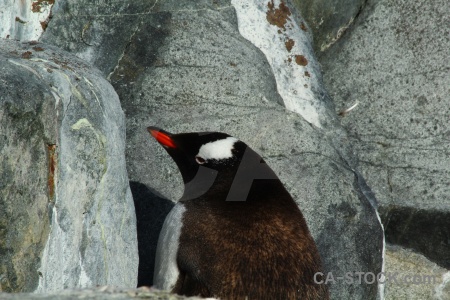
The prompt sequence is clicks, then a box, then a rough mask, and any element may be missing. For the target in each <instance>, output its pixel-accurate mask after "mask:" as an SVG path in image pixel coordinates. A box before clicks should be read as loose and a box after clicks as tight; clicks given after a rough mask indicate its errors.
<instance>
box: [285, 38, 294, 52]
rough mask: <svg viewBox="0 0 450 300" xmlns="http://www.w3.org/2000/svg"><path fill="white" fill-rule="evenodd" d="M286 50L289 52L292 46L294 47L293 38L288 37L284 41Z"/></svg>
mask: <svg viewBox="0 0 450 300" xmlns="http://www.w3.org/2000/svg"><path fill="white" fill-rule="evenodd" d="M284 44H285V45H286V49H287V51H289V52H291V50H292V47H294V45H295V42H294V40H293V39H288V40H287V41H286V42H285V43H284Z"/></svg>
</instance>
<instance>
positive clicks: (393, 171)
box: [321, 0, 450, 299]
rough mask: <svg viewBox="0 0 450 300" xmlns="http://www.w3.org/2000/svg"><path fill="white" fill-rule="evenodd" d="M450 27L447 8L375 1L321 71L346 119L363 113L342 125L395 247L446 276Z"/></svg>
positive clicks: (449, 248) (449, 251)
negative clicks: (412, 252) (424, 260)
mask: <svg viewBox="0 0 450 300" xmlns="http://www.w3.org/2000/svg"><path fill="white" fill-rule="evenodd" d="M448 23H449V17H448V3H447V2H446V1H442V0H441V1H433V2H426V3H425V2H424V3H419V2H410V1H395V2H392V1H384V0H381V1H368V4H367V10H366V11H365V12H364V13H363V14H362V15H361V16H360V18H359V20H358V22H357V23H356V24H355V27H354V29H353V30H352V31H351V32H349V33H348V34H347V35H345V36H344V37H343V38H342V40H341V41H340V42H338V43H337V44H336V45H335V46H334V47H332V48H330V50H329V51H328V52H327V53H326V54H325V55H324V56H323V57H322V61H321V62H322V65H323V68H324V74H325V75H324V79H325V82H326V84H327V87H328V88H329V90H330V92H331V94H332V95H333V98H334V99H335V101H336V106H337V107H338V109H339V110H340V109H342V108H346V107H349V106H351V105H352V104H353V103H355V102H356V101H359V103H360V104H359V106H358V107H357V108H356V109H355V110H353V111H352V112H351V113H348V114H347V115H346V116H345V117H343V118H342V123H343V125H344V127H345V128H346V129H347V131H348V132H349V136H350V139H351V141H352V144H354V145H355V150H356V152H357V153H358V155H359V157H360V169H361V171H362V174H363V175H364V177H365V178H366V179H367V182H368V184H369V185H370V186H371V187H372V189H373V191H374V192H375V194H376V197H377V199H378V200H379V201H380V212H381V214H382V219H383V223H384V226H385V229H386V239H387V241H389V242H390V243H393V244H397V245H401V246H403V247H406V248H410V249H413V250H415V251H417V252H420V253H421V254H423V255H424V256H425V257H427V258H428V259H430V260H431V261H433V262H435V263H436V264H438V265H440V266H441V267H444V268H446V269H450V240H449V238H448V237H449V236H450V231H449V230H450V229H449V228H450V223H449V220H450V188H449V182H450V150H449V149H450V148H449V147H448V139H449V137H450V135H449V132H450V131H449V130H450V128H449V122H448V116H449V113H450V108H449V105H448V99H449V96H448V95H449V92H450V85H449V82H450V67H449V64H448V63H447V61H448V49H449V47H450V39H449V35H448ZM343 74H345V76H343ZM417 299H421V298H420V297H418V298H417Z"/></svg>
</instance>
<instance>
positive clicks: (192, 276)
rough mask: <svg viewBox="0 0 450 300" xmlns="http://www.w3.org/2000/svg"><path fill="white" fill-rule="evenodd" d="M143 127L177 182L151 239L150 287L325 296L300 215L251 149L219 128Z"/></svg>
mask: <svg viewBox="0 0 450 300" xmlns="http://www.w3.org/2000/svg"><path fill="white" fill-rule="evenodd" d="M148 130H149V132H150V133H151V134H152V136H153V137H155V139H156V140H157V141H158V142H159V143H160V144H161V145H162V146H163V147H164V148H165V149H166V150H167V152H168V153H169V155H170V156H171V157H172V158H173V159H174V161H175V162H176V164H177V166H178V168H179V169H180V172H181V175H182V176H183V181H184V184H185V191H184V194H183V196H182V198H181V199H180V201H179V202H178V203H177V204H176V205H175V206H174V208H173V209H172V211H171V212H170V213H169V215H168V216H167V217H166V220H165V222H164V225H163V228H162V230H161V234H160V237H159V241H158V248H157V257H156V267H155V274H154V285H155V286H156V287H157V288H160V289H165V290H170V291H172V292H174V293H177V294H180V295H186V296H201V297H216V298H220V299H249V300H251V299H283V300H284V299H302V300H303V299H306V300H308V299H328V297H329V296H328V290H327V287H326V286H325V285H323V284H316V283H315V282H314V274H315V273H317V272H322V269H321V262H320V256H319V253H318V251H317V248H316V246H315V243H314V240H313V238H312V237H311V234H310V233H309V230H308V227H307V225H306V222H305V220H304V218H303V215H302V213H301V212H300V210H299V208H298V206H297V205H296V203H295V202H294V200H293V199H292V197H291V196H290V194H289V193H288V192H287V190H286V189H285V188H284V186H283V184H282V183H281V181H280V180H279V179H278V178H277V176H276V175H275V173H274V172H273V171H272V170H271V169H270V167H269V166H268V165H267V164H265V162H264V160H262V158H261V157H260V156H259V155H258V154H257V153H256V152H254V151H253V150H252V149H251V148H250V147H248V146H247V145H246V144H245V143H243V142H242V141H239V140H238V139H236V138H234V137H230V136H229V135H227V134H224V133H217V132H214V133H183V134H170V133H168V132H165V131H163V130H161V129H159V128H156V127H149V128H148ZM230 195H231V196H230Z"/></svg>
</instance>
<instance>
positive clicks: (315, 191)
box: [43, 0, 383, 299]
mask: <svg viewBox="0 0 450 300" xmlns="http://www.w3.org/2000/svg"><path fill="white" fill-rule="evenodd" d="M231 4H233V5H234V6H233V5H231ZM243 4H244V2H241V1H232V2H230V1H225V0H221V1H207V0H204V1H153V2H149V1H134V2H133V4H132V5H131V4H130V5H128V4H127V5H128V6H125V5H124V4H123V1H110V2H109V3H108V7H106V6H105V7H103V6H92V5H90V4H87V2H84V1H65V2H60V3H59V4H55V7H54V10H53V12H54V18H53V21H52V23H53V22H54V23H53V24H50V26H49V28H48V29H47V31H46V32H45V34H44V37H43V40H45V41H46V42H48V43H53V44H56V45H58V46H60V47H62V48H64V49H66V50H69V51H71V52H73V53H75V54H76V55H78V56H79V57H82V58H84V59H86V60H87V61H89V62H91V63H93V64H95V65H96V66H97V67H99V68H100V69H101V70H102V72H103V74H105V75H108V76H109V77H108V78H109V79H110V80H111V83H112V84H113V86H114V87H115V89H116V91H117V92H118V94H119V96H120V98H121V102H122V107H123V108H124V111H125V113H126V117H127V121H126V122H127V150H126V156H127V167H128V172H129V177H130V180H131V181H132V182H133V184H132V188H133V195H135V199H134V200H135V202H136V203H137V206H139V207H141V208H142V209H145V207H150V208H152V209H154V211H153V212H152V211H149V212H138V225H139V224H141V225H142V224H143V222H144V223H145V222H147V221H146V220H141V221H140V220H139V214H142V216H146V217H147V218H148V217H149V216H152V215H153V217H155V215H154V214H155V211H156V212H161V213H163V212H167V207H169V208H170V205H167V199H169V200H172V201H176V200H177V199H178V197H179V196H180V195H181V192H182V190H181V189H182V182H181V176H180V175H179V173H178V171H177V168H176V166H175V164H174V163H173V161H172V160H171V159H170V158H169V157H168V155H166V153H165V152H164V150H163V149H162V148H161V147H160V146H158V145H157V144H156V143H155V142H154V141H153V140H152V139H151V138H150V136H149V134H148V132H147V131H146V130H145V128H146V127H147V126H149V125H156V126H158V127H161V128H164V129H166V130H169V131H171V132H174V133H177V132H189V131H224V132H227V133H229V134H231V135H234V136H236V137H238V138H240V139H242V140H243V141H245V142H246V143H248V144H249V145H250V146H251V147H252V148H253V149H255V150H256V151H258V152H259V153H261V154H262V156H263V157H264V159H265V160H266V161H267V163H268V164H269V165H270V166H271V167H272V168H273V169H274V170H275V171H276V172H277V174H278V175H279V177H280V178H281V180H282V181H283V182H284V183H285V184H286V186H287V187H288V189H289V190H290V192H291V193H292V195H293V196H294V198H295V199H296V200H297V202H298V204H299V206H300V208H301V209H302V211H303V213H304V215H305V218H306V220H307V223H308V225H309V227H310V229H311V232H312V234H313V236H314V238H315V240H316V242H317V244H318V247H319V250H320V252H321V255H322V257H323V262H324V265H325V268H326V270H327V271H330V272H333V275H334V276H343V274H344V272H347V271H355V270H361V271H371V272H374V273H378V272H380V271H381V270H382V249H383V233H382V228H381V226H380V223H379V221H378V218H377V214H376V212H375V206H376V201H375V199H374V198H373V196H372V195H371V194H370V190H369V189H368V188H367V187H366V186H365V184H364V180H363V179H362V177H361V176H360V175H359V173H358V172H356V170H355V169H354V165H355V162H354V158H353V157H352V154H351V150H350V147H349V141H348V139H347V137H346V134H345V133H344V132H343V131H342V130H341V128H340V127H339V123H338V120H337V118H336V116H335V113H334V111H332V110H331V109H330V108H331V107H332V104H331V101H330V99H329V97H328V96H327V94H326V92H325V91H324V89H323V85H322V83H321V76H320V73H319V71H318V68H316V67H315V66H317V63H316V62H315V60H314V56H313V55H312V51H310V52H308V53H306V52H305V53H301V51H306V50H305V49H310V43H311V41H310V40H309V39H308V36H307V34H300V33H297V34H296V33H295V30H291V29H292V28H294V27H295V26H294V24H290V25H289V22H288V21H290V22H293V21H296V22H297V24H302V22H303V20H302V19H301V17H300V16H299V15H297V14H296V13H295V11H293V10H292V6H290V5H289V3H285V2H280V1H269V3H266V4H264V5H261V4H257V3H256V2H255V3H253V2H249V5H256V7H252V9H253V11H254V12H255V15H254V16H257V17H258V18H259V19H258V20H257V21H258V22H260V21H261V19H260V18H262V20H265V21H266V22H269V24H271V25H270V26H274V28H275V29H276V30H272V28H271V27H270V26H269V25H267V26H266V27H267V28H269V29H270V30H271V31H273V32H274V33H275V35H272V36H267V37H265V38H267V39H272V40H273V41H276V43H275V42H274V43H273V45H274V47H279V46H280V45H281V46H282V47H283V49H284V50H283V51H281V50H280V49H278V48H277V49H273V50H274V51H280V52H278V53H284V54H283V55H285V54H286V53H288V52H289V49H288V48H290V49H291V50H292V51H295V52H293V53H292V56H293V57H292V58H291V64H290V65H289V64H288V63H287V62H283V61H281V62H279V61H278V62H276V63H275V64H272V65H270V64H269V63H268V61H267V58H266V56H265V55H264V53H263V52H261V51H260V50H259V49H258V48H257V47H255V45H254V44H252V43H251V42H249V41H248V40H246V39H245V38H243V37H242V36H241V35H240V33H239V32H244V30H247V29H248V28H244V27H242V26H243V24H244V23H245V22H242V21H239V22H238V18H237V16H236V12H235V9H236V10H237V11H238V14H239V13H240V11H239V9H242V8H243V7H244V5H243ZM285 7H288V9H287V10H286V9H285ZM289 7H290V8H289ZM288 11H289V13H290V14H289V13H288ZM112 12H113V13H112ZM280 16H281V19H278V17H280ZM241 17H242V16H241V15H239V20H241ZM244 17H245V15H244ZM288 19H289V20H288ZM271 22H272V23H273V24H272V23H271ZM283 22H286V23H283ZM238 24H239V28H238ZM258 24H259V23H258ZM284 24H287V25H288V26H289V28H287V27H286V31H283V28H280V27H279V26H281V27H283V25H284ZM291 27H292V28H291ZM295 28H297V30H303V29H302V26H301V25H298V26H297V27H295ZM295 28H294V29H295ZM269 29H268V30H269ZM80 33H83V34H84V35H83V36H84V37H83V39H80ZM266 33H267V32H264V34H266ZM294 36H296V38H295V39H294V38H293V37H294ZM297 37H298V39H297ZM280 40H281V41H282V42H281V43H280ZM290 40H293V41H294V44H295V43H297V44H301V45H299V48H293V47H292V48H291V46H292V42H291V41H290ZM302 49H303V50H302ZM269 50H270V49H269ZM308 51H309V50H308ZM106 54H107V55H106ZM297 56H298V57H297ZM288 59H289V56H288V55H286V60H288ZM280 63H285V64H284V65H283V66H282V65H280ZM283 68H292V69H294V68H296V70H298V71H299V72H301V73H299V74H301V76H302V78H303V79H302V80H305V82H304V83H303V84H302V85H300V86H296V87H295V88H294V87H289V86H288V87H287V89H288V90H290V91H289V92H291V93H292V94H293V95H295V93H293V90H296V89H297V92H298V95H299V97H298V99H296V101H298V103H294V104H296V105H297V104H298V105H299V106H300V107H302V106H303V108H306V111H311V110H309V109H311V108H313V109H314V110H312V111H314V112H315V113H316V118H311V119H308V117H307V116H306V115H299V114H297V113H293V112H289V111H287V110H286V109H285V107H284V105H286V99H285V98H283V96H280V93H278V91H277V86H278V87H280V81H279V79H277V76H274V73H277V70H281V69H283ZM289 72H291V71H290V70H289ZM289 72H288V73H286V74H287V75H285V77H284V78H283V80H284V82H289V81H290V80H289V76H291V75H289V74H297V73H295V72H297V71H295V72H292V73H289ZM308 75H309V76H310V77H311V80H315V82H314V83H313V82H308V80H309V79H308ZM292 76H293V75H292ZM305 85H306V86H305ZM311 86H314V89H315V90H314V91H313V92H312V93H311V94H312V97H311V98H310V100H308V101H309V102H308V101H307V100H306V98H305V97H303V96H302V95H305V94H304V93H306V92H310V90H308V89H310V88H311ZM293 99H295V97H293ZM311 99H312V100H311ZM311 103H313V104H314V105H310V104H311ZM299 113H300V114H301V113H302V112H301V111H299ZM307 115H309V116H311V114H307ZM307 120H308V121H307ZM317 120H319V122H316V121H317ZM312 124H314V125H312ZM145 201H147V202H148V201H151V202H152V203H151V205H150V204H146V205H142V204H143V203H145ZM158 202H159V203H158ZM162 202H163V203H162ZM138 204H139V205H138ZM159 218H160V217H159ZM156 223H158V224H159V222H156V221H155V224H156ZM158 226H160V225H158ZM143 227H145V226H144V225H143ZM138 234H139V235H140V263H141V265H140V278H139V282H140V284H147V285H150V284H151V283H152V271H151V270H152V268H153V264H154V262H153V257H154V252H152V251H154V250H153V248H152V247H151V246H150V245H149V243H150V241H151V243H153V245H154V244H156V237H157V234H155V232H154V231H153V232H151V233H147V232H140V233H138ZM143 238H144V239H146V240H145V242H144V243H146V245H147V246H146V247H142V246H141V245H142V242H141V241H142V240H143ZM143 265H145V268H146V270H143V269H142V266H143ZM377 290H378V287H377V285H376V284H372V285H369V284H361V285H346V284H343V283H341V282H336V284H334V285H332V286H331V293H332V296H333V297H334V298H337V299H345V298H348V299H362V298H370V299H373V298H375V297H376V295H377Z"/></svg>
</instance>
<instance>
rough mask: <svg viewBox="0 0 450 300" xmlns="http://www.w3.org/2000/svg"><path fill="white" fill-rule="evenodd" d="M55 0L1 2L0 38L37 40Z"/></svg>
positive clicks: (10, 0) (12, 0)
mask: <svg viewBox="0 0 450 300" xmlns="http://www.w3.org/2000/svg"><path fill="white" fill-rule="evenodd" d="M54 3H55V0H22V1H14V0H3V1H1V2H0V38H3V39H5V38H10V39H15V40H21V41H34V40H37V39H39V37H40V36H41V34H42V33H43V32H44V30H45V29H46V28H47V25H48V22H49V21H50V18H51V12H52V7H53V4H54Z"/></svg>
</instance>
